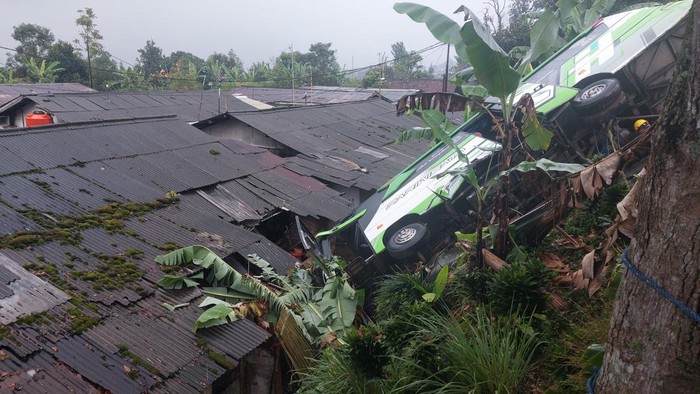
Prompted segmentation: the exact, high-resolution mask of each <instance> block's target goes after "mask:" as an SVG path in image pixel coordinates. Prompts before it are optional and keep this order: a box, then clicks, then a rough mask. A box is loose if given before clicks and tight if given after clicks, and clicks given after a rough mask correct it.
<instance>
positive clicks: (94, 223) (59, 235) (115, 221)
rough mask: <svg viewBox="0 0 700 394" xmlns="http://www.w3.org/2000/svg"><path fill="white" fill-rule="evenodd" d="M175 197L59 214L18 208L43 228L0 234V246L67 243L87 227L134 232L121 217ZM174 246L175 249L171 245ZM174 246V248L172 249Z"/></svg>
mask: <svg viewBox="0 0 700 394" xmlns="http://www.w3.org/2000/svg"><path fill="white" fill-rule="evenodd" d="M177 201H178V198H177V197H174V198H164V199H159V200H156V201H151V202H148V203H145V204H139V203H135V202H126V203H120V202H110V203H109V204H107V205H103V206H101V207H99V208H97V209H95V210H94V211H93V212H92V213H89V214H85V215H79V216H74V217H59V216H55V215H53V214H49V213H46V212H41V211H36V210H31V209H27V210H20V213H22V214H23V215H24V216H26V217H28V218H29V219H30V220H32V221H33V222H35V223H37V224H38V225H40V226H41V227H43V229H42V230H31V231H27V230H22V231H17V232H15V233H13V234H9V235H5V236H3V237H0V248H7V249H14V250H19V249H30V248H32V247H34V246H38V245H41V244H43V243H46V242H50V241H58V242H60V243H62V244H67V245H78V244H80V242H81V240H82V239H81V237H80V232H81V231H82V230H86V229H89V228H100V227H101V228H104V229H105V231H107V233H109V234H115V233H120V234H126V235H130V236H135V235H136V234H135V233H134V232H133V231H132V230H129V229H127V228H126V227H125V225H124V220H127V219H131V218H135V217H140V216H143V215H145V214H146V213H148V212H150V211H153V210H156V209H160V208H164V207H166V206H168V205H172V204H175V203H177ZM174 249H177V247H176V248H174ZM174 249H173V250H174Z"/></svg>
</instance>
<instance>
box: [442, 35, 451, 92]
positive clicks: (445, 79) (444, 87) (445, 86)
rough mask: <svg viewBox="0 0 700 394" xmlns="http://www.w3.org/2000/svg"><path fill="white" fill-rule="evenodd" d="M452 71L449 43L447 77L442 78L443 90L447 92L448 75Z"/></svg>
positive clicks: (446, 65) (448, 46)
mask: <svg viewBox="0 0 700 394" xmlns="http://www.w3.org/2000/svg"><path fill="white" fill-rule="evenodd" d="M449 72H450V44H447V62H446V63H445V78H444V79H443V80H442V91H443V92H447V75H448V73H449Z"/></svg>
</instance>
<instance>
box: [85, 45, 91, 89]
mask: <svg viewBox="0 0 700 394" xmlns="http://www.w3.org/2000/svg"><path fill="white" fill-rule="evenodd" d="M85 50H86V51H87V58H88V59H87V60H88V78H89V79H90V89H92V61H91V60H90V38H86V39H85Z"/></svg>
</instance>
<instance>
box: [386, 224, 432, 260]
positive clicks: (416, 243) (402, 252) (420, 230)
mask: <svg viewBox="0 0 700 394" xmlns="http://www.w3.org/2000/svg"><path fill="white" fill-rule="evenodd" d="M429 237H430V232H429V231H428V226H427V225H426V224H425V223H409V224H406V225H404V226H402V227H401V228H399V229H398V230H396V231H395V232H394V233H393V234H391V237H389V240H388V242H387V244H386V249H387V251H388V252H389V254H390V255H391V257H394V258H396V259H403V258H407V257H410V256H412V255H414V254H416V253H417V252H418V251H419V249H420V247H421V246H422V245H423V243H424V242H425V241H427V240H428V238H429Z"/></svg>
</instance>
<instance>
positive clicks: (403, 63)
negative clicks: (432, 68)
mask: <svg viewBox="0 0 700 394" xmlns="http://www.w3.org/2000/svg"><path fill="white" fill-rule="evenodd" d="M391 54H392V55H393V56H394V64H393V66H392V69H393V72H394V78H396V79H419V78H427V77H428V76H429V74H428V72H427V71H426V70H424V69H423V66H422V65H421V64H420V62H421V61H422V60H423V57H422V56H421V55H420V54H418V53H416V52H415V51H410V52H409V51H408V50H407V49H406V46H405V45H404V43H403V42H402V41H399V42H397V43H394V44H392V45H391Z"/></svg>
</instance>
